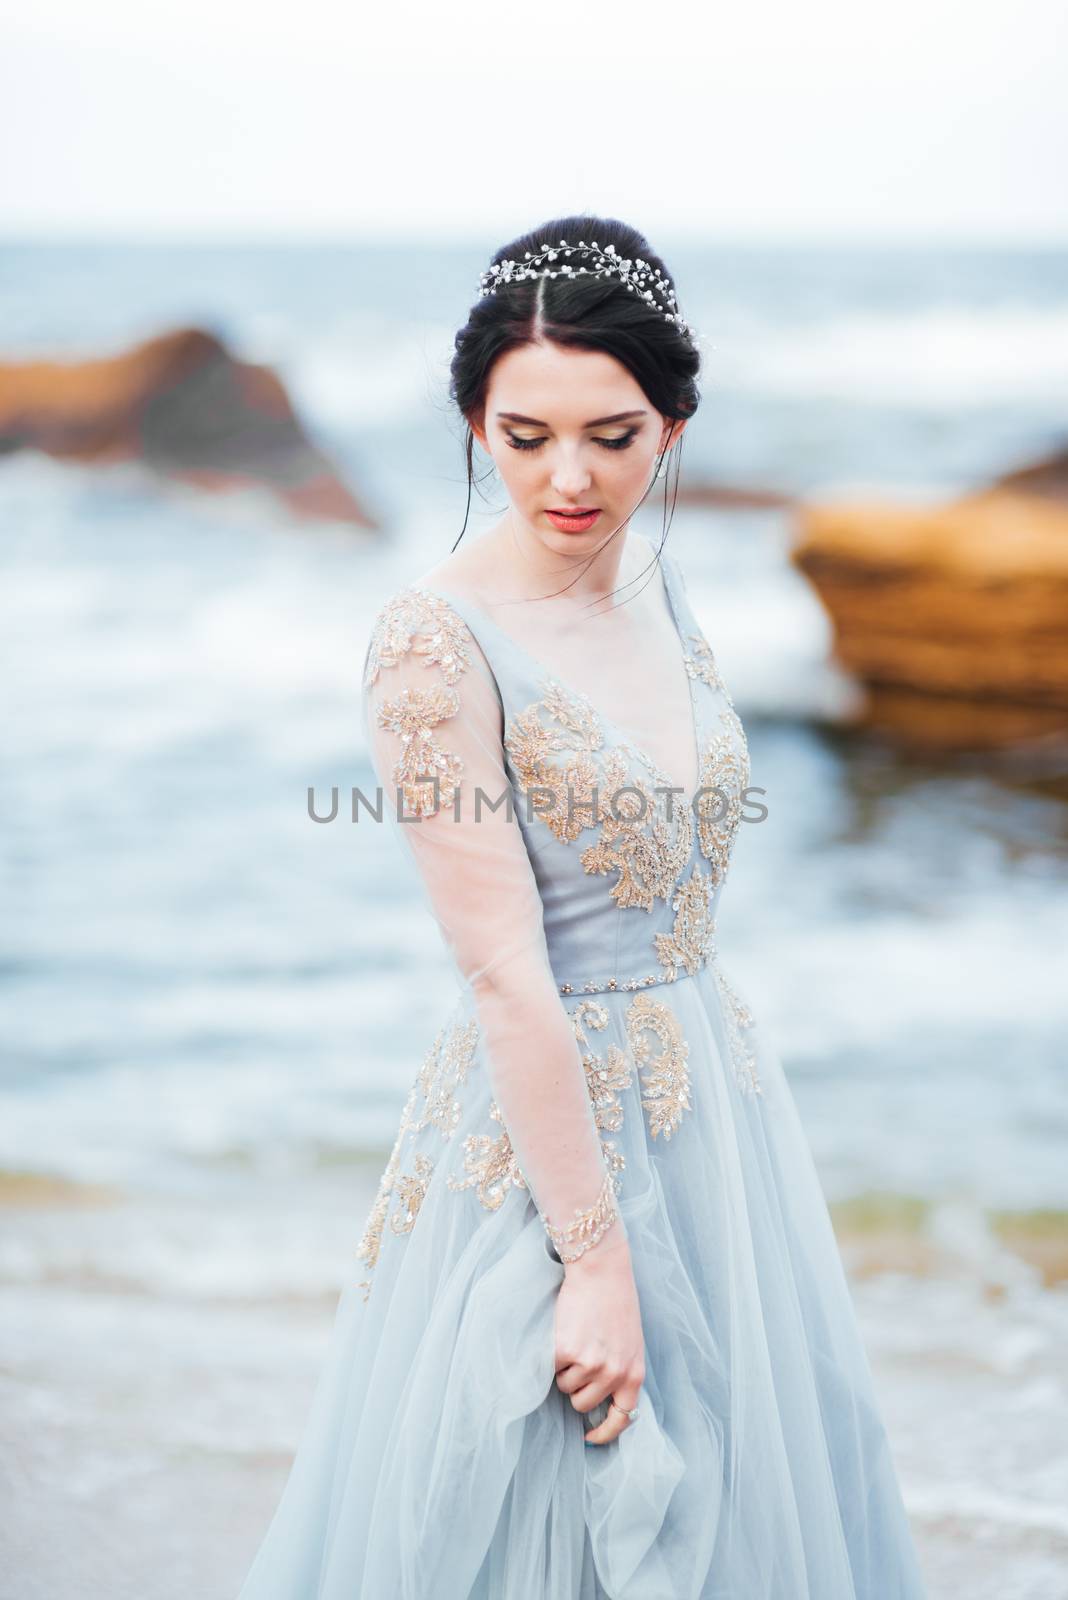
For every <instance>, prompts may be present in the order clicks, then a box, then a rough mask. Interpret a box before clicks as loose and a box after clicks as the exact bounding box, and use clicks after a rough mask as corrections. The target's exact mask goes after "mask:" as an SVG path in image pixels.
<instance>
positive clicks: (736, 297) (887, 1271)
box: [0, 0, 1068, 1600]
mask: <svg viewBox="0 0 1068 1600" xmlns="http://www.w3.org/2000/svg"><path fill="white" fill-rule="evenodd" d="M1066 32H1068V28H1066V23H1065V16H1064V13H1063V11H1062V9H1061V8H1060V7H1058V6H1057V5H1055V4H1054V3H1053V0H1017V3H1015V4H1013V5H1011V6H1010V5H1008V4H1005V3H1002V0H994V3H987V4H984V5H983V6H981V7H979V8H976V7H974V6H968V7H966V6H965V5H964V4H963V3H935V4H934V5H933V6H932V5H931V4H927V5H924V6H921V5H920V4H919V3H918V0H901V3H900V4H899V5H898V6H897V7H896V8H895V9H894V10H893V11H887V10H886V9H885V8H879V9H878V10H877V9H875V8H872V7H869V8H865V7H857V6H856V5H847V4H845V3H844V0H814V4H811V5H809V6H806V7H803V8H801V7H795V8H788V7H786V6H785V5H784V4H779V5H776V6H772V7H771V8H770V9H769V8H767V7H764V8H760V9H759V10H756V11H753V12H752V13H750V14H745V13H744V12H741V11H740V10H739V8H731V10H730V11H729V12H728V11H727V10H726V8H720V9H719V10H718V11H713V12H709V11H698V10H697V9H696V8H691V7H689V6H687V5H683V6H679V7H676V8H674V9H673V10H670V11H666V12H660V13H654V12H652V11H650V10H649V8H648V7H639V6H634V5H631V4H629V3H624V4H619V5H616V6H613V7H612V8H611V9H610V10H608V11H606V10H605V9H604V8H601V7H596V8H595V7H592V6H591V7H588V8H585V7H582V6H579V7H578V8H575V7H574V6H572V7H570V8H564V7H562V6H561V5H560V4H558V3H557V0H546V3H543V4H539V5H538V6H537V8H535V9H531V8H525V7H524V8H514V9H512V10H509V9H508V8H501V7H495V8H485V7H476V6H474V5H472V4H471V3H470V0H463V3H461V4H457V5H453V6H451V7H440V8H431V7H429V6H426V5H423V4H415V5H408V6H406V7H404V8H403V9H395V10H392V11H390V10H383V9H377V8H376V9H374V10H371V11H366V12H363V13H360V12H357V11H356V10H355V9H354V8H352V7H342V6H340V5H334V4H331V3H327V0H306V3H305V4H304V5H303V6H302V7H301V8H299V12H297V13H294V12H293V11H292V9H291V8H288V7H286V8H283V7H270V6H265V5H263V4H258V5H255V6H253V5H252V4H250V3H248V0H230V3H226V0H223V3H222V4H220V3H219V0H214V3H212V4H211V5H208V4H206V3H205V0H187V3H186V4H185V5H183V6H182V7H181V8H180V9H179V10H172V11H167V10H166V9H164V10H163V11H160V10H159V9H150V8H146V7H144V6H143V5H136V6H135V5H134V4H133V3H132V0H97V4H96V5H95V6H93V7H92V8H85V7H80V6H77V5H76V4H75V3H74V0H38V3H37V4H36V5H35V8H34V12H33V15H32V17H29V16H24V17H22V18H19V19H18V20H9V21H8V22H6V23H5V24H3V25H2V35H0V61H2V65H0V152H2V154H0V163H2V167H0V530H2V536H0V624H2V634H0V636H2V638H3V646H4V683H5V689H6V692H5V694H4V695H3V697H2V719H3V720H2V725H0V735H2V748H3V759H2V762H0V801H2V820H3V834H2V844H0V852H2V853H0V891H2V905H3V921H2V927H0V940H2V943H0V1007H2V1027H0V1041H2V1043H0V1054H2V1069H0V1594H2V1595H3V1597H5V1600H8V1597H10V1600H15V1597H17V1600H46V1597H47V1600H60V1597H62V1600H81V1597H83V1596H85V1597H89V1596H93V1597H96V1596H101V1597H103V1596H106V1597H108V1600H124V1597H127V1596H129V1597H134V1596H136V1597H137V1600H171V1597H174V1600H177V1597H179V1596H181V1597H182V1600H187V1597H188V1596H190V1595H193V1594H195V1595H197V1596H198V1597H202V1600H214V1597H219V1600H223V1597H225V1596H228V1595H232V1594H233V1593H235V1592H236V1589H237V1587H238V1585H239V1583H240V1581H241V1579H242V1578H243V1576H244V1574H245V1571H246V1569H247V1566H248V1564H249V1562H250V1560H251V1558H252V1555H253V1553H254V1550H255V1548H256V1546H257V1544H258V1542H259V1539H260V1537H261V1535H262V1533H263V1531H264V1530H265V1527H266V1523H267V1520H268V1518H269V1516H270V1514H271V1512H272V1511H273V1508H274V1504H275V1501H276V1498H277V1495H278V1493H279V1492H280V1489H281V1486H282V1483H283V1481H284V1478H285V1475H286V1472H287V1470H288V1466H289V1462H290V1460H291V1457H292V1452H293V1449H294V1447H295V1445H296V1442H297V1438H298V1435H299V1431H300V1428H301V1425H302V1423H303V1420H304V1416H305V1413H306V1410H307V1406H308V1404H309V1401H310V1397H311V1392H312V1388H313V1385H314V1382H315V1379H316V1376H317V1374H318V1369H319V1365H320V1363H321V1361H322V1359H323V1356H324V1353H325V1349H326V1344H327V1340H328V1337H329V1334H330V1329H331V1323H332V1317H333V1311H334V1306H335V1304H336V1299H337V1294H338V1291H339V1289H340V1287H341V1286H342V1284H343V1283H345V1282H347V1281H349V1280H350V1278H351V1275H352V1274H353V1273H354V1272H355V1273H356V1274H357V1275H358V1276H359V1275H361V1274H362V1263H359V1262H357V1261H356V1259H355V1248H356V1244H357V1241H358V1239H359V1237H360V1234H361V1232H362V1230H363V1225H364V1222H365V1219H366V1214H367V1211H368V1209H369V1206H370V1204H371V1199H372V1196H373V1191H374V1188H375V1185H376V1184H377V1181H378V1177H379V1174H380V1172H381V1169H382V1166H383V1165H384V1162H385V1160H386V1157H387V1155H388V1152H389V1148H390V1145H391V1143H392V1140H393V1136H394V1133H395V1130H396V1125H397V1120H398V1116H399V1112H400V1107H401V1103H402V1100H403V1096H404V1092H405V1090H406V1088H407V1086H408V1084H409V1083H410V1082H411V1079H412V1077H413V1076H414V1073H415V1071H416V1070H417V1067H418V1065H419V1062H420V1061H421V1059H422V1056H423V1054H424V1052H425V1050H426V1049H427V1047H428V1045H429V1043H430V1041H431V1039H432V1037H433V1034H434V1032H435V1031H436V1028H437V1026H438V1025H439V1021H440V1017H441V1016H442V1015H443V1014H444V1011H445V1009H447V1007H448V1005H449V1004H450V1003H451V994H452V986H451V978H450V974H449V970H448V966H447V962H446V959H445V956H444V953H443V951H442V950H441V948H440V946H439V943H438V935H437V933H436V930H434V928H433V927H432V925H431V924H430V922H429V919H428V918H426V917H425V916H424V914H423V913H422V911H421V906H420V903H419V901H418V900H417V898H416V895H415V893H414V890H413V888H412V885H411V883H410V880H409V879H408V878H407V876H406V875H405V874H404V873H403V872H402V871H401V864H400V860H399V857H398V856H397V855H396V854H395V846H393V845H390V847H389V849H388V850H387V849H384V848H383V847H382V841H381V837H380V831H379V832H375V831H374V830H372V829H364V830H362V831H361V830H360V829H359V828H358V827H355V826H353V825H351V824H350V823H348V822H346V821H344V820H340V821H337V822H335V823H333V824H329V825H327V824H320V823H316V822H315V821H313V820H312V819H311V817H310V816H309V803H308V794H309V789H314V792H315V795H316V804H317V807H318V809H319V812H320V814H326V813H327V812H328V811H329V807H330V790H331V787H332V786H334V785H336V786H338V787H339V788H340V790H341V794H342V802H341V816H342V818H344V817H345V815H346V807H345V796H346V795H347V792H348V790H349V788H350V787H351V786H352V785H353V784H363V785H364V786H365V787H366V785H367V784H368V783H370V782H371V781H372V780H371V778H370V769H369V766H368V764H367V762H366V758H365V753H364V750H363V748H362V743H361V736H360V730H359V717H358V700H359V690H360V682H359V680H360V670H361V664H362V659H363V652H364V649H365V646H366V642H367V635H368V631H369V627H370V622H371V619H372V617H373V615H374V613H375V611H376V610H377V608H378V606H379V605H380V604H381V603H382V601H383V600H384V599H385V598H386V597H387V596H388V595H389V594H390V593H391V592H392V590H393V589H394V588H396V587H398V586H400V585H401V584H403V583H404V582H406V581H409V580H410V579H411V578H412V577H413V576H414V575H416V574H417V573H419V572H421V571H423V570H425V569H426V568H427V567H428V566H429V565H431V564H432V563H433V562H434V561H435V560H437V559H440V558H441V557H443V556H444V555H445V554H446V553H447V552H448V551H449V550H450V549H451V548H452V547H453V545H454V544H455V542H456V540H457V538H458V537H459V535H460V532H461V529H462V528H463V526H464V517H465V508H466V482H465V475H464V469H463V462H462V456H461V439H462V429H461V425H460V419H459V418H458V417H457V416H456V415H455V414H453V413H452V412H451V411H450V409H449V405H448V401H447V374H448V361H449V357H450V353H451V341H452V337H453V334H454V332H455V330H456V328H457V327H458V326H460V325H461V324H462V323H463V321H464V320H465V318H466V314H467V310H468V307H469V305H470V304H471V302H472V301H473V299H474V298H475V297H476V294H477V284H478V276H479V273H480V272H481V271H482V270H483V268H484V267H485V265H486V264H487V263H488V261H489V260H490V258H491V256H492V253H493V251H494V250H495V249H496V248H497V247H498V246H499V245H501V244H503V243H504V242H506V241H507V240H509V239H510V238H512V237H513V236H514V235H516V234H517V233H519V232H521V231H524V230H525V229H527V228H529V227H533V226H536V225H537V224H538V223H539V222H542V221H546V220H548V219H550V218H552V217H554V216H557V215H562V214H566V213H569V212H577V211H588V212H591V213H593V214H596V215H602V216H603V215H609V216H620V217H623V218H625V219H626V220H627V221H629V222H631V223H633V224H635V225H636V226H638V227H639V228H641V229H643V230H644V231H645V232H646V233H647V235H648V236H649V238H650V241H651V243H652V244H653V246H654V247H655V248H656V249H657V250H658V251H659V252H660V253H661V254H662V255H663V256H664V257H665V259H666V261H667V265H668V268H669V271H670V272H671V274H672V276H673V278H674V281H675V284H676V286H677V290H678V295H679V300H680V304H681V308H682V311H683V314H684V315H685V316H686V317H687V319H688V320H689V321H690V322H692V323H694V324H695V325H696V327H697V328H698V329H699V331H700V333H701V335H702V339H703V342H704V350H705V374H704V382H703V392H704V400H703V404H702V407H701V410H700V412H699V413H698V415H697V417H696V418H695V420H694V421H693V422H692V423H691V425H690V427H689V428H688V430H687V434H686V441H685V447H684V462H683V472H682V479H681V483H680V493H679V500H678V505H677V507H676V509H675V513H674V517H673V520H672V522H671V527H670V532H669V535H668V537H669V541H670V548H671V549H672V550H673V551H674V552H675V554H676V556H677V557H678V559H679V560H680V561H681V562H682V564H683V566H684V568H685V570H686V572H687V574H688V577H689V586H690V595H691V599H692V600H693V602H694V606H695V609H696V611H697V613H698V615H699V616H700V618H701V621H702V624H703V626H704V629H705V632H706V634H707V636H708V638H709V640H710V641H711V643H712V646H713V649H714V650H715V651H716V654H717V658H718V660H719V662H720V665H721V667H722V669H723V671H724V674H725V677H726V679H727V682H728V683H729V685H730V687H731V690H732V693H733V696H734V700H735V704H736V706H737V708H738V710H739V712H740V713H741V715H742V717H743V720H744V722H745V725H746V729H747V732H748V737H749V743H750V750H751V759H752V767H753V782H754V783H755V784H758V785H761V786H762V787H764V788H765V789H766V791H767V796H766V804H767V805H768V807H769V813H770V814H769V817H768V820H767V821H766V822H764V823H763V824H762V825H761V826H760V827H759V828H758V829H757V828H743V829H742V830H741V834H740V837H739V839H738V842H737V846H736V850H735V856H734V864H733V867H732V873H731V880H730V884H729V886H728V889H727V892H726V896H725V899H724V903H723V910H722V913H721V917H720V927H719V934H720V947H721V951H722V954H723V957H724V960H725V962H726V964H727V966H728V968H729V969H730V970H731V971H732V973H734V972H736V973H737V976H738V979H739V982H740V984H741V986H742V988H743V990H744V992H745V993H746V994H747V996H748V997H749V998H750V999H751V1000H752V1001H753V1002H754V1006H755V1008H758V1014H759V1015H760V1016H761V1020H762V1021H766V1022H767V1024H768V1026H769V1028H770V1029H771V1030H772V1031H773V1033H774V1036H775V1038H776V1042H777V1044H778V1047H779V1050H780V1053H781V1055H782V1058H783V1062H784V1065H785V1067H786V1070H787V1074H788V1076H789V1078H790V1081H791V1084H792V1087H793V1090H794V1094H795V1096H796V1099H797V1102H798V1105H799V1108H800V1111H801V1115H802V1118H803V1120H804V1122H805V1125H806V1128H807V1130H808V1133H809V1136H810V1139H811V1142H812V1146H813V1150H814V1153H815V1156H816V1159H817V1163H818V1166H819V1169H820V1173H821V1177H822V1179H823V1181H824V1184H825V1187H826V1191H827V1194H828V1199H829V1201H830V1203H831V1207H832V1214H833V1217H834V1221H835V1226H836V1230H837V1232H838V1236H839V1239H840V1242H841V1244H842V1248H843V1252H844V1255H845V1259H846V1262H847V1266H848V1269H849V1273H850V1282H851V1286H852V1289H853V1293H854V1295H855V1299H856V1303H857V1307H858V1312H859V1314H860V1318H861V1322H862V1329H863V1333H864V1337H865V1340H866V1343H867V1348H868V1351H869V1355H870V1359H871V1363H872V1366H873V1369H874V1371H875V1376H876V1381H877V1386H878V1390H879V1393H880V1396H881V1399H882V1404H883V1408H884V1412H885V1419H886V1422H887V1426H888V1429H889V1432H890V1436H891V1440H892V1444H893V1447H894V1452H895V1457H896V1460H897V1462H898V1467H899V1471H900V1475H901V1481H902V1488H903V1492H904V1495H905V1500H906V1504H907V1506H908V1510H909V1512H910V1515H911V1518H912V1521H913V1526H914V1528H915V1530H916V1537H917V1542H918V1545H919V1547H920V1552H921V1559H922V1562H923V1566H924V1570H925V1573H926V1575H927V1578H928V1582H929V1584H930V1589H931V1595H932V1600H942V1597H946V1600H948V1597H950V1596H953V1597H956V1596H959V1595H962V1594H966V1595H968V1596H969V1600H986V1597H991V1600H993V1597H995V1596H996V1597H997V1600H1014V1597H1026V1600H1064V1597H1066V1596H1068V1450H1066V1446H1065V1438H1066V1436H1068V1428H1066V1419H1068V1406H1066V1394H1065V1390H1066V1368H1065V1359H1064V1352H1065V1348H1066V1341H1068V1157H1066V1152H1068V1059H1066V1057H1068V898H1066V893H1068V465H1066V459H1065V449H1066V443H1068V428H1066V421H1068V203H1066V190H1065V185H1064V181H1063V152H1064V149H1065V145H1066V135H1068V109H1066V102H1065V99H1064V95H1063V78H1064V64H1065V42H1066V40H1065V35H1066ZM502 509H503V502H501V501H500V500H493V499H492V498H491V499H490V500H489V501H486V502H483V501H480V500H478V499H476V500H475V502H474V504H473V508H472V514H471V517H470V520H469V522H468V536H473V535H474V534H476V533H477V532H479V531H481V530H482V529H483V528H485V527H488V526H489V525H490V524H491V523H492V521H494V520H495V519H496V518H497V517H498V516H499V515H500V512H501V510H502ZM663 514H664V508H663V503H662V502H661V501H658V500H657V499H656V497H655V496H654V497H652V498H651V500H650V501H649V502H647V503H646V506H645V507H644V508H643V511H642V513H641V514H640V516H639V517H638V518H636V519H635V526H636V528H638V529H639V530H640V531H641V532H643V533H645V534H646V535H647V536H648V537H650V538H652V539H653V540H654V542H658V541H659V537H660V533H661V530H662V526H663ZM376 1600H377V1597H376ZM383 1600H387V1597H383Z"/></svg>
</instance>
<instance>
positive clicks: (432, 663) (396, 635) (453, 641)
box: [364, 589, 472, 688]
mask: <svg viewBox="0 0 1068 1600" xmlns="http://www.w3.org/2000/svg"><path fill="white" fill-rule="evenodd" d="M471 639H472V634H471V630H470V629H469V628H468V626H467V623H466V622H464V620H463V618H462V617H460V616H458V615H457V613H456V612H455V611H454V610H453V608H452V607H451V606H450V605H449V604H448V602H447V601H445V600H443V599H442V598H441V597H440V596H439V595H433V594H428V593H427V592H426V591H425V590H423V589H401V590H400V592H399V593H398V594H395V595H394V596H393V597H392V599H390V600H387V601H386V603H385V605H384V606H383V607H382V609H381V611H380V612H379V613H378V616H377V617H376V618H375V624H374V627H373V629H372V631H371V646H370V650H369V651H368V655H367V671H366V673H365V675H364V684H365V685H366V687H367V688H371V686H372V685H373V684H375V683H376V682H377V681H378V674H379V672H380V671H381V669H382V668H383V667H395V666H398V665H399V663H400V661H401V658H402V657H403V656H405V655H406V654H407V653H408V651H409V650H411V651H413V652H414V654H415V655H417V656H423V657H425V660H424V662H423V665H424V666H425V667H428V668H429V667H436V668H437V669H438V671H439V672H440V673H441V676H442V677H443V678H444V680H445V682H446V683H448V684H453V683H455V682H456V681H457V679H458V678H459V677H460V676H461V675H462V674H463V673H464V672H466V670H467V668H468V666H469V665H470V661H471V657H470V644H471Z"/></svg>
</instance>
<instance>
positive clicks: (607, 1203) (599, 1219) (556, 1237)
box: [543, 1172, 619, 1261]
mask: <svg viewBox="0 0 1068 1600" xmlns="http://www.w3.org/2000/svg"><path fill="white" fill-rule="evenodd" d="M618 1216H619V1208H618V1206H617V1205H616V1191H615V1185H614V1184H613V1182H612V1174H611V1173H610V1172H606V1173H605V1178H604V1182H603V1183H602V1184H601V1189H600V1193H599V1194H598V1196H597V1199H596V1200H595V1201H594V1203H593V1205H592V1206H590V1207H589V1209H588V1210H586V1211H583V1210H582V1209H581V1208H579V1207H577V1206H576V1208H575V1220H574V1221H573V1222H569V1223H568V1224H567V1226H566V1227H564V1228H557V1227H555V1226H554V1225H553V1223H551V1222H550V1221H549V1218H548V1217H545V1218H544V1219H543V1220H544V1223H545V1229H546V1232H547V1233H548V1235H549V1238H550V1239H551V1240H552V1242H553V1244H554V1245H555V1246H556V1251H557V1254H558V1255H559V1257H560V1259H561V1261H577V1260H578V1259H579V1257H580V1256H581V1255H585V1253H586V1251H587V1250H592V1249H593V1247H594V1245H595V1244H597V1242H598V1241H599V1240H600V1239H601V1238H602V1237H603V1236H604V1234H606V1233H607V1232H608V1229H609V1228H610V1227H611V1226H612V1224H613V1222H615V1220H616V1218H617V1217H618Z"/></svg>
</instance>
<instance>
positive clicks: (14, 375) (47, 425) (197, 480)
mask: <svg viewBox="0 0 1068 1600" xmlns="http://www.w3.org/2000/svg"><path fill="white" fill-rule="evenodd" d="M18 449H35V450H42V451H44V452H45V453H46V454H47V455H51V456H55V457H57V458H58V459H60V460H73V461H82V462H113V461H126V460H139V461H143V462H144V463H145V464H146V465H147V466H149V467H151V468H152V469H154V470H155V471H157V472H159V473H160V474H162V475H165V476H167V477H171V478H177V479H180V480H181V481H183V482H186V483H192V484H196V485H197V486H199V487H201V488H204V489H208V490H217V489H229V488H237V487H248V486H250V485H255V486H259V487H266V488H269V489H271V490H272V491H273V492H274V493H275V494H277V495H278V496H279V497H280V498H281V499H282V500H283V501H285V503H286V504H287V505H288V506H289V507H290V508H291V509H292V510H293V511H295V512H297V513H298V514H300V515H304V516H321V517H328V518H330V519H331V520H340V521H343V522H351V523H355V524H357V525H358V526H360V527H364V528H374V527H375V526H376V522H375V519H374V518H373V517H372V516H370V514H369V513H368V512H367V511H366V510H365V509H364V507H363V506H362V505H361V504H360V502H359V501H358V500H357V499H356V497H355V495H354V494H353V493H352V491H351V490H350V489H349V488H348V487H347V486H346V485H345V484H344V483H343V482H342V480H341V478H340V477H339V476H338V474H337V472H336V471H335V469H334V467H333V466H332V465H331V463H330V462H329V461H328V459H327V458H326V456H325V455H324V454H323V453H322V452H321V451H320V450H319V449H318V448H317V447H316V446H315V445H314V444H312V442H311V441H310V440H309V439H308V437H307V435H306V434H305V432H304V430H303V428H302V427H301V425H300V423H299V421H298V420H297V417H296V415H295V414H294V411H293V407H292V405H291V404H290V401H289V397H288V396H287V394H286V391H285V389H284V387H283V385H282V383H281V382H280V380H279V379H278V378H277V377H276V375H275V374H274V373H273V372H272V371H271V370H270V368H268V367H258V366H253V365H251V364H250V363H248V362H244V361H237V360H235V359H234V357H233V356H232V355H230V353H229V352H228V350H227V349H226V347H225V346H224V345H223V344H222V342H221V341H220V340H219V339H217V338H216V337H215V335H214V334H211V333H207V332H205V331H203V330H202V329H199V328H182V329H178V330H176V331H175V332H172V333H167V334H163V335H162V336H160V337H159V338H156V339H149V340H147V341H146V342H145V343H143V344H140V345H137V346H135V347H134V348H133V349H131V350H128V351H125V352H123V353H121V354H119V355H116V356H107V357H103V358H101V359H99V360H95V361H76V362H66V363H61V362H52V361H38V362H22V363H6V364H3V363H0V452H10V451H12V450H18Z"/></svg>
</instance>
